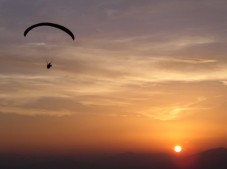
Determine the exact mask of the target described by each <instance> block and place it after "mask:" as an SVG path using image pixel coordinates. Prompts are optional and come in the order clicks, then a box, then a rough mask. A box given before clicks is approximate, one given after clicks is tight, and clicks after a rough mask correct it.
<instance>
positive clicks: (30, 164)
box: [0, 148, 227, 169]
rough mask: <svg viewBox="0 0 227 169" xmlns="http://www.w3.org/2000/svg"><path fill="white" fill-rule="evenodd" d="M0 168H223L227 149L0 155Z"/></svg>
mask: <svg viewBox="0 0 227 169" xmlns="http://www.w3.org/2000/svg"><path fill="white" fill-rule="evenodd" d="M0 168H1V169H152V168H154V169H227V149H226V148H215V149H210V150H207V151H204V152H201V153H198V154H194V155H190V156H185V157H180V156H178V157H176V156H173V155H168V154H137V153H131V152H130V153H122V154H116V155H97V156H78V155H77V156H76V155H69V156H63V155H61V156H60V155H59V156H39V157H38V156H25V155H4V154H2V155H0Z"/></svg>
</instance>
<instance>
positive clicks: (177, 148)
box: [174, 145, 182, 153]
mask: <svg viewBox="0 0 227 169" xmlns="http://www.w3.org/2000/svg"><path fill="white" fill-rule="evenodd" d="M174 151H175V152H176V153H180V152H181V151H182V147H181V146H179V145H177V146H175V147H174Z"/></svg>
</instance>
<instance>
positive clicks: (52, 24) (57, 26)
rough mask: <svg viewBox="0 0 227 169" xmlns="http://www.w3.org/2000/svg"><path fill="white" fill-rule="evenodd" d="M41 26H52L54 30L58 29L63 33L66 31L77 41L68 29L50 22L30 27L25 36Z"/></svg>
mask: <svg viewBox="0 0 227 169" xmlns="http://www.w3.org/2000/svg"><path fill="white" fill-rule="evenodd" d="M39 26H51V27H54V28H58V29H60V30H62V31H64V32H65V33H67V34H68V35H69V36H70V37H71V38H72V39H73V40H74V39H75V36H74V34H73V33H72V32H71V31H70V30H69V29H68V28H66V27H64V26H62V25H59V24H56V23H50V22H42V23H37V24H35V25H32V26H30V27H28V28H27V29H26V30H25V31H24V36H26V35H27V34H28V32H30V31H31V30H32V29H34V28H36V27H39Z"/></svg>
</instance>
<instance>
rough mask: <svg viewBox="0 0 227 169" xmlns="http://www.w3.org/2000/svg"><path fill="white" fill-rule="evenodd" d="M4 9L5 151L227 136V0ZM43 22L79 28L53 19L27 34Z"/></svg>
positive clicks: (37, 4) (203, 145) (193, 147)
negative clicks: (49, 65) (48, 63)
mask: <svg viewBox="0 0 227 169" xmlns="http://www.w3.org/2000/svg"><path fill="white" fill-rule="evenodd" d="M0 11H1V12H0V13H1V14H0V47H1V50H0V58H1V62H0V137H1V139H0V153H7V152H22V153H23V152H34V153H40V152H42V153H44V154H45V153H50V152H56V153H62V152H65V153H87V152H100V153H103V152H108V153H115V152H149V153H152V152H155V153H156V152H164V153H172V152H173V147H174V146H175V145H181V146H182V149H183V151H182V154H192V153H197V152H200V151H202V150H207V149H210V148H215V147H227V130H226V121H227V114H226V110H227V104H226V100H227V56H226V55H227V48H226V46H227V31H226V30H227V20H226V16H227V1H224V0H201V1H197V0H190V1H186V0H172V1H169V0H64V1H60V0H56V1H54V2H53V1H51V0H45V1H44V0H37V1H29V0H18V1H13V0H0ZM39 22H53V23H58V24H61V25H64V26H65V27H67V28H69V29H70V30H71V31H72V32H73V33H74V35H75V39H76V40H75V41H73V40H72V39H71V38H70V37H69V36H68V35H67V34H65V33H64V32H62V31H60V30H57V29H53V28H49V27H40V28H37V29H34V30H32V31H31V32H30V33H29V34H28V35H27V36H26V37H24V35H23V33H24V31H25V29H26V28H27V27H29V26H31V25H33V24H36V23H39ZM45 58H47V59H48V60H49V61H51V60H53V67H52V68H51V69H50V70H47V69H46V61H45Z"/></svg>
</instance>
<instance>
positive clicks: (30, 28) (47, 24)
mask: <svg viewBox="0 0 227 169" xmlns="http://www.w3.org/2000/svg"><path fill="white" fill-rule="evenodd" d="M40 26H50V27H54V28H57V29H60V30H62V31H64V32H65V33H67V34H68V35H69V36H70V37H71V38H72V39H73V40H74V39H75V36H74V34H73V33H72V32H71V31H70V30H69V29H68V28H66V27H64V26H62V25H59V24H56V23H50V22H41V23H37V24H34V25H32V26H30V27H28V28H27V29H26V30H25V31H24V36H25V37H26V36H27V34H28V33H29V32H30V31H31V30H32V29H34V28H36V27H40ZM46 62H47V69H50V68H51V67H52V61H51V62H48V61H47V59H46Z"/></svg>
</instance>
